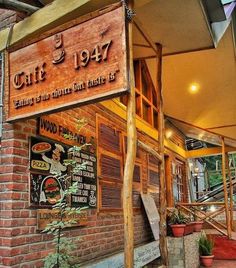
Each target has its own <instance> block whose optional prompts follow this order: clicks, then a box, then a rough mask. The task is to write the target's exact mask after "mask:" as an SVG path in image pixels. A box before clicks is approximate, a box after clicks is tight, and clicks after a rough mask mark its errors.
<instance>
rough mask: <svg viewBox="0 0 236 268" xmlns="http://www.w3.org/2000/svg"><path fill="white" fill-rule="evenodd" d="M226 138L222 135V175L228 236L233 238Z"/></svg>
mask: <svg viewBox="0 0 236 268" xmlns="http://www.w3.org/2000/svg"><path fill="white" fill-rule="evenodd" d="M225 154H226V152H225V140H224V138H223V137H222V176H223V184H224V202H225V216H226V225H227V233H228V237H229V238H231V227H230V217H229V216H230V215H229V205H228V191H227V181H226V180H227V177H226V157H225Z"/></svg>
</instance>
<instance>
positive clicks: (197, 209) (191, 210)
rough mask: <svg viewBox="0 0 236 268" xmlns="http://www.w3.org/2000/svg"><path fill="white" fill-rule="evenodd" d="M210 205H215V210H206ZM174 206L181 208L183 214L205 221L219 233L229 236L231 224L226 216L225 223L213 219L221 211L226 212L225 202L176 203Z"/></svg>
mask: <svg viewBox="0 0 236 268" xmlns="http://www.w3.org/2000/svg"><path fill="white" fill-rule="evenodd" d="M211 206H215V207H217V208H216V210H214V211H209V210H207V209H208V208H209V207H211ZM176 207H177V208H179V209H181V210H182V211H183V213H184V214H187V215H192V216H193V217H194V219H196V220H200V221H203V222H206V223H207V224H209V225H210V226H211V227H213V228H214V229H215V230H217V231H218V232H220V233H221V234H223V235H225V236H228V237H229V238H231V232H232V226H231V223H230V221H229V219H228V220H227V217H226V224H223V223H222V222H220V221H219V220H217V219H215V217H217V216H219V215H220V214H222V213H223V212H225V214H226V213H227V210H226V209H227V208H226V206H225V202H205V203H177V204H176ZM231 213H233V211H231Z"/></svg>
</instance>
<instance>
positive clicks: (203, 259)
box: [200, 255, 214, 267]
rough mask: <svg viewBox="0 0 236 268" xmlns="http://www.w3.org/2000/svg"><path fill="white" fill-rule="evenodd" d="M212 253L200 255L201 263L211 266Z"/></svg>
mask: <svg viewBox="0 0 236 268" xmlns="http://www.w3.org/2000/svg"><path fill="white" fill-rule="evenodd" d="M213 259H214V255H211V256H200V261H201V264H202V265H203V266H204V267H211V266H212V263H213Z"/></svg>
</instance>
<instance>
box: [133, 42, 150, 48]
mask: <svg viewBox="0 0 236 268" xmlns="http://www.w3.org/2000/svg"><path fill="white" fill-rule="evenodd" d="M133 46H135V47H145V48H151V47H150V45H144V44H137V43H134V44H133Z"/></svg>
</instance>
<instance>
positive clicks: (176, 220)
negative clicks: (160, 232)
mask: <svg viewBox="0 0 236 268" xmlns="http://www.w3.org/2000/svg"><path fill="white" fill-rule="evenodd" d="M187 222H188V219H187V218H186V217H185V215H184V214H183V213H182V212H181V211H180V210H178V209H175V210H174V211H173V212H172V213H171V215H170V217H169V224H186V223H187Z"/></svg>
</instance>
